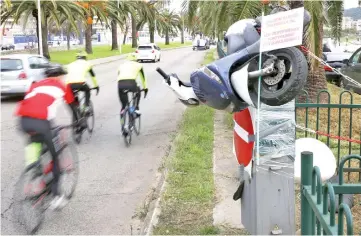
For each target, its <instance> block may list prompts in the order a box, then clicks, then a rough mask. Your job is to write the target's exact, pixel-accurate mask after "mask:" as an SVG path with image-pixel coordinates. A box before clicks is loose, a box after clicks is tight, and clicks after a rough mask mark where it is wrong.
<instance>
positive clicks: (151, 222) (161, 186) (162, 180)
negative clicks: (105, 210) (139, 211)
mask: <svg viewBox="0 0 361 236" xmlns="http://www.w3.org/2000/svg"><path fill="white" fill-rule="evenodd" d="M176 138H177V135H176V134H175V136H174V138H173V139H172V141H171V144H170V145H169V146H168V147H169V150H168V152H167V153H166V155H165V156H164V158H163V163H162V164H166V161H167V160H168V159H169V158H170V157H171V156H172V155H173V153H174V151H175V140H176ZM158 175H159V176H160V177H158V178H157V181H156V182H155V184H154V185H153V186H157V189H156V190H155V191H154V192H153V195H152V198H151V199H152V200H150V202H149V208H148V214H147V216H146V217H145V220H144V222H143V227H142V230H141V234H142V235H147V236H149V235H152V233H153V229H154V226H156V225H157V223H158V217H159V215H160V213H161V206H160V202H161V200H162V196H163V193H164V191H165V189H166V186H167V176H168V169H167V167H166V166H164V169H163V170H162V171H159V172H158ZM152 203H153V204H152Z"/></svg>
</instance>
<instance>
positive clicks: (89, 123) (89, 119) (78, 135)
mask: <svg viewBox="0 0 361 236" xmlns="http://www.w3.org/2000/svg"><path fill="white" fill-rule="evenodd" d="M95 89H96V88H91V89H90V90H95ZM73 92H74V96H75V101H76V103H77V104H78V106H77V109H76V113H77V114H76V117H79V118H80V119H81V118H84V119H83V120H82V122H78V123H77V124H78V125H76V126H74V128H73V137H74V140H75V142H76V143H77V144H79V143H80V142H81V139H82V135H83V133H84V132H85V130H88V132H89V134H91V133H93V129H94V122H95V118H94V106H93V103H92V101H91V100H90V101H89V111H88V112H85V108H86V105H85V93H84V92H83V96H80V95H79V92H81V91H80V90H74V91H73ZM76 117H74V116H73V122H74V123H76Z"/></svg>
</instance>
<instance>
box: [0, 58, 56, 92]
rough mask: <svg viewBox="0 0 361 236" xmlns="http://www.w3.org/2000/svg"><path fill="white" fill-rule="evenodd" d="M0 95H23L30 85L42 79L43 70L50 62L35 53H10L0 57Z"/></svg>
mask: <svg viewBox="0 0 361 236" xmlns="http://www.w3.org/2000/svg"><path fill="white" fill-rule="evenodd" d="M0 62H1V67H0V68H1V73H0V78H1V95H24V94H25V92H26V91H27V90H28V89H29V87H30V85H31V84H32V83H34V82H36V81H39V80H42V79H44V77H45V76H44V70H45V68H48V67H49V66H51V65H52V64H51V63H50V62H49V60H48V59H46V58H45V57H43V56H41V55H36V54H12V55H6V56H2V57H0Z"/></svg>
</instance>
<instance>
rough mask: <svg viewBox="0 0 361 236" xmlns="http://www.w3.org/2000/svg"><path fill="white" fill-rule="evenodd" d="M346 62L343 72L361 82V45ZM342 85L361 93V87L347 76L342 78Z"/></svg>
mask: <svg viewBox="0 0 361 236" xmlns="http://www.w3.org/2000/svg"><path fill="white" fill-rule="evenodd" d="M344 64H345V66H344V67H342V69H341V72H342V73H343V74H345V75H347V76H349V77H350V78H352V79H353V80H355V81H357V82H358V83H361V47H360V48H359V49H357V50H356V52H354V53H353V54H352V56H351V57H350V59H345V60H344ZM341 87H343V88H345V89H349V90H353V91H354V92H356V93H358V94H361V87H359V86H357V85H356V84H354V83H351V82H350V81H348V80H347V79H345V78H342V80H341Z"/></svg>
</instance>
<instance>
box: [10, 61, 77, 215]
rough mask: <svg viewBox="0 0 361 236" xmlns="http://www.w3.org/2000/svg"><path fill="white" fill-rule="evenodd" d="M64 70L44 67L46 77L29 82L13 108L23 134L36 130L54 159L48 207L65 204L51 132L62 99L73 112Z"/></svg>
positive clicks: (70, 91)
mask: <svg viewBox="0 0 361 236" xmlns="http://www.w3.org/2000/svg"><path fill="white" fill-rule="evenodd" d="M65 74H66V71H65V70H64V69H63V68H62V67H61V66H56V67H52V68H49V69H47V70H46V71H45V76H46V79H44V80H41V81H39V82H37V83H34V84H32V85H31V87H30V89H29V90H28V91H27V92H26V94H25V97H24V100H22V101H21V102H20V103H19V105H18V107H17V110H16V116H18V117H20V128H21V129H22V131H23V132H25V133H27V134H28V133H32V132H34V133H37V134H40V135H41V137H42V139H43V140H42V141H43V142H44V143H45V144H46V146H47V147H48V149H49V151H50V153H51V156H52V160H53V163H54V164H53V170H52V171H53V176H54V179H53V183H52V193H53V195H54V199H53V200H52V201H51V203H50V208H51V209H57V208H61V207H63V206H65V204H66V198H65V196H64V195H61V194H60V193H59V190H58V182H59V176H60V170H59V163H58V158H57V156H58V154H57V152H56V150H55V147H54V143H53V137H52V132H51V127H52V125H51V124H52V120H53V119H54V118H55V117H56V109H57V107H58V105H60V104H61V103H62V101H65V103H67V104H68V105H70V107H71V109H72V111H73V113H75V107H76V106H75V104H74V101H75V99H74V94H73V92H72V90H71V88H70V86H66V85H65V84H64V83H63V82H62V81H61V79H60V78H61V77H62V76H63V75H65ZM35 142H36V141H35ZM28 164H29V163H28Z"/></svg>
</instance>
